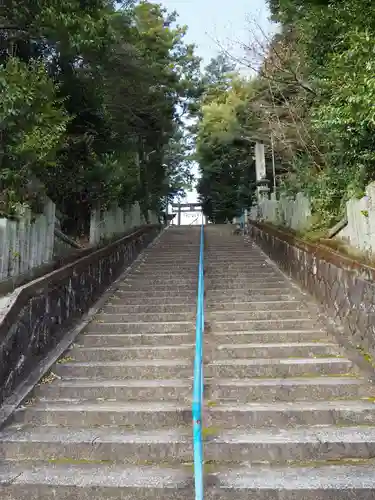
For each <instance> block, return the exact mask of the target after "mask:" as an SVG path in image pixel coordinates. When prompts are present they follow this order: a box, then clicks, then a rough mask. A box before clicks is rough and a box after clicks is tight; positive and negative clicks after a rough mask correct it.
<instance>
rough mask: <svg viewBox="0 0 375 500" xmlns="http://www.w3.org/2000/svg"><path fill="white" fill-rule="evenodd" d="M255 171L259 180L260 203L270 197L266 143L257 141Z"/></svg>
mask: <svg viewBox="0 0 375 500" xmlns="http://www.w3.org/2000/svg"><path fill="white" fill-rule="evenodd" d="M255 171H256V180H257V198H258V203H260V202H261V201H262V200H263V199H264V198H268V193H269V187H268V184H269V180H268V179H266V157H265V154H264V144H262V143H260V142H256V143H255Z"/></svg>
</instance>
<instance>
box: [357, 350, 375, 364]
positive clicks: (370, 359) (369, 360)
mask: <svg viewBox="0 0 375 500" xmlns="http://www.w3.org/2000/svg"><path fill="white" fill-rule="evenodd" d="M356 349H357V351H358V352H359V354H360V355H361V356H362V357H363V359H364V360H365V361H367V363H369V364H370V365H371V366H372V367H373V368H375V360H374V358H373V357H372V356H371V354H370V353H369V352H367V351H366V350H365V349H364V348H363V347H362V346H360V345H357V346H356Z"/></svg>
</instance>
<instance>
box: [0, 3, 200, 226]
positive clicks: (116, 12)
mask: <svg viewBox="0 0 375 500" xmlns="http://www.w3.org/2000/svg"><path fill="white" fill-rule="evenodd" d="M0 23H1V24H0V38H1V42H2V43H1V47H2V51H1V52H0V79H1V80H0V87H1V96H2V104H1V106H2V108H1V109H2V111H1V112H2V114H3V120H2V135H1V149H2V157H1V161H2V163H1V179H2V197H3V198H4V199H6V200H8V201H7V202H6V203H5V205H4V207H3V208H4V211H5V212H6V213H11V212H12V210H14V207H15V206H17V204H19V203H28V201H27V200H28V198H27V195H26V194H25V190H24V188H23V186H24V185H25V183H26V181H27V178H28V176H29V175H30V174H32V175H35V176H36V177H37V178H39V179H40V180H41V181H42V182H43V184H44V186H45V188H46V191H47V193H48V195H49V196H50V197H51V198H52V199H53V200H54V201H55V202H56V203H57V205H58V208H59V209H60V211H61V212H62V213H63V214H64V216H65V220H64V221H63V224H64V228H65V229H66V230H67V231H68V232H71V233H77V232H78V233H79V232H87V230H88V221H89V212H90V209H91V207H92V206H93V205H94V204H95V205H96V204H97V203H100V205H101V206H103V207H104V206H105V205H106V204H109V203H112V202H114V201H115V202H117V203H118V204H120V205H121V206H124V207H125V206H128V205H129V204H131V203H133V202H134V201H135V200H138V201H139V202H140V203H141V206H142V208H143V210H144V213H145V214H146V213H147V211H148V210H149V209H151V208H154V209H158V208H159V209H160V207H161V204H160V202H161V199H162V198H164V197H165V196H167V195H172V194H173V193H175V192H178V191H180V190H181V189H183V188H184V187H185V186H186V184H187V183H189V181H190V176H189V172H188V170H189V168H188V165H189V162H187V161H186V157H185V155H188V152H187V149H186V147H185V146H186V144H185V142H186V140H185V137H184V135H185V134H184V133H180V134H178V133H177V131H178V130H181V129H182V127H183V125H182V122H181V113H187V112H188V110H189V106H190V105H191V104H192V103H193V102H194V100H195V99H196V96H197V88H198V87H199V82H200V73H199V60H198V59H197V58H196V56H195V55H194V47H193V46H191V45H187V44H185V42H184V36H185V33H186V28H185V27H180V26H178V25H177V24H176V15H175V14H174V13H172V14H168V13H167V12H166V11H165V10H164V9H163V8H162V7H161V6H160V5H158V4H153V3H151V2H147V1H141V2H140V3H138V4H135V3H133V2H131V1H129V2H128V3H125V4H124V5H123V6H122V7H121V8H120V9H118V8H117V9H116V7H115V3H114V2H111V1H109V0H87V1H84V2H82V1H81V0H68V1H67V2H52V1H51V0H39V1H38V2H31V3H30V2H27V1H19V2H14V1H10V2H6V5H5V8H4V9H2V12H1V15H0ZM3 97H5V98H3ZM179 141H180V142H181V144H179ZM173 149H174V150H176V149H178V150H179V153H180V154H179V156H178V157H179V163H178V162H177V161H174V163H173V167H172V166H171V159H170V153H171V151H172V150H173ZM34 194H35V193H34ZM12 204H13V205H12ZM12 206H13V208H12Z"/></svg>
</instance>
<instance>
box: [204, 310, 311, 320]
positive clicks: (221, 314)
mask: <svg viewBox="0 0 375 500" xmlns="http://www.w3.org/2000/svg"><path fill="white" fill-rule="evenodd" d="M206 318H207V321H248V320H251V321H253V320H256V321H258V320H265V321H271V320H274V321H276V320H284V319H287V320H291V319H294V320H300V319H301V318H304V319H306V318H310V319H311V315H310V313H309V311H307V310H303V309H300V310H298V309H296V310H293V309H273V310H269V311H259V310H257V309H254V310H251V309H249V310H248V311H220V310H218V311H215V312H211V311H209V310H206Z"/></svg>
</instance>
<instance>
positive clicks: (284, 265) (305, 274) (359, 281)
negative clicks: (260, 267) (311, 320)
mask: <svg viewBox="0 0 375 500" xmlns="http://www.w3.org/2000/svg"><path fill="white" fill-rule="evenodd" d="M250 236H251V238H252V239H253V240H254V241H255V243H256V244H257V245H258V246H259V247H260V248H261V249H262V250H263V251H264V252H265V253H266V254H267V255H268V256H269V257H270V258H271V259H272V260H273V261H275V262H276V263H277V264H278V265H279V267H280V268H281V269H282V270H283V271H284V272H285V273H286V274H288V275H289V276H290V277H291V278H293V279H294V280H295V281H296V282H297V283H298V284H299V285H300V286H301V288H303V289H304V290H306V291H307V292H309V293H310V294H311V295H313V297H314V298H315V299H316V300H317V301H318V302H319V303H320V304H322V305H323V306H324V308H325V310H326V312H328V314H330V315H331V317H332V316H334V317H335V319H338V320H340V323H341V326H342V327H343V330H344V331H343V332H342V335H343V336H345V339H346V340H347V341H348V342H349V343H350V344H351V345H352V346H354V347H356V348H359V349H360V350H362V352H366V353H369V354H370V355H371V356H372V357H374V359H375V269H373V268H371V267H369V266H366V265H362V264H360V263H358V262H356V261H354V260H352V259H350V258H347V257H344V256H342V255H339V254H338V253H336V252H334V251H331V250H330V249H328V248H326V247H323V246H319V245H314V244H310V243H306V242H304V241H302V240H300V239H298V238H296V237H294V236H292V235H290V234H289V233H285V232H283V231H281V230H279V229H276V228H274V227H271V226H269V225H267V224H260V223H253V224H252V225H251V227H250Z"/></svg>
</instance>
